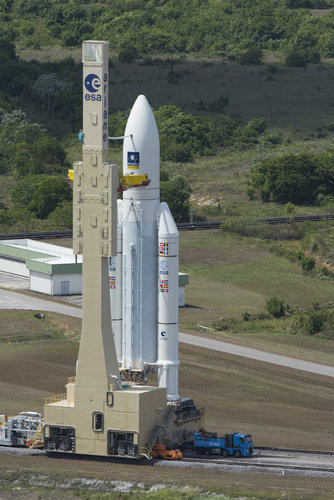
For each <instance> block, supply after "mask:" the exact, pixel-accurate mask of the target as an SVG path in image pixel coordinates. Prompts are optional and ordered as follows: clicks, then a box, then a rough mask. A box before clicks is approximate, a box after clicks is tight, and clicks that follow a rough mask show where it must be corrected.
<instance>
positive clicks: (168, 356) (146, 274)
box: [110, 95, 179, 401]
mask: <svg viewBox="0 0 334 500" xmlns="http://www.w3.org/2000/svg"><path fill="white" fill-rule="evenodd" d="M133 174H147V175H148V178H149V179H150V183H149V185H148V186H141V187H133V188H130V189H128V190H126V191H124V193H123V201H121V202H120V201H119V202H118V203H119V204H118V209H119V217H118V254H117V257H116V259H114V260H113V261H111V262H112V264H114V265H111V267H110V277H111V276H115V277H116V284H115V288H112V287H113V286H114V281H113V280H111V282H110V286H111V306H112V317H113V330H114V335H115V341H116V349H117V356H118V360H119V362H120V364H121V369H122V370H132V371H136V370H144V371H147V369H148V368H149V367H150V366H158V370H159V375H158V378H159V386H160V387H166V389H167V398H168V400H171V401H175V400H178V399H179V395H178V381H177V380H178V375H177V371H178V354H177V353H178V344H177V342H178V336H177V332H178V323H177V321H178V230H177V228H176V225H175V223H174V221H173V218H172V215H171V213H170V211H169V208H168V206H167V204H166V203H162V204H161V205H160V145H159V134H158V129H157V125H156V122H155V118H154V115H153V112H152V110H151V107H150V105H149V103H148V101H147V99H146V97H145V96H143V95H140V96H139V97H138V98H137V100H136V102H135V104H134V105H133V108H132V110H131V113H130V115H129V118H128V122H127V125H126V129H125V134H124V143H123V175H133ZM158 231H159V236H158ZM161 245H162V246H161ZM160 248H161V249H162V252H166V249H168V255H166V254H165V253H162V254H160V250H159V249H160ZM158 261H160V263H159V262H158ZM159 266H160V268H159ZM163 266H166V267H165V268H164V270H165V272H168V274H167V275H166V274H165V275H161V274H160V270H162V268H163ZM112 272H113V273H114V274H112ZM120 312H121V314H120ZM158 316H159V319H158ZM161 332H165V334H164V333H163V334H162V335H161ZM158 339H159V340H158ZM160 339H162V340H161V341H160ZM158 344H159V347H158Z"/></svg>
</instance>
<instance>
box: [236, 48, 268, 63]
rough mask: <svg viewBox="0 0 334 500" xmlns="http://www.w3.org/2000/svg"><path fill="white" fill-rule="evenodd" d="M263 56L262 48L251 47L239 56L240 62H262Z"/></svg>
mask: <svg viewBox="0 0 334 500" xmlns="http://www.w3.org/2000/svg"><path fill="white" fill-rule="evenodd" d="M262 57H263V51H262V49H259V48H257V47H251V48H249V49H248V50H246V52H244V53H243V54H241V56H240V57H239V63H240V64H260V63H261V60H262Z"/></svg>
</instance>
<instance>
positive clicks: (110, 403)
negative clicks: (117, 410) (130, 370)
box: [107, 392, 114, 406]
mask: <svg viewBox="0 0 334 500" xmlns="http://www.w3.org/2000/svg"><path fill="white" fill-rule="evenodd" d="M107 405H108V406H114V395H113V393H112V392H107Z"/></svg>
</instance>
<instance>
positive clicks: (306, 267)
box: [300, 255, 315, 271]
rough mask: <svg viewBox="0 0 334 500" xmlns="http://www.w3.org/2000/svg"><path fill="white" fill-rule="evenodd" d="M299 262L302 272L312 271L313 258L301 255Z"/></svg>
mask: <svg viewBox="0 0 334 500" xmlns="http://www.w3.org/2000/svg"><path fill="white" fill-rule="evenodd" d="M300 262H301V265H302V269H303V271H312V269H313V268H314V266H315V258H314V257H309V256H308V255H303V256H302V258H301V260H300Z"/></svg>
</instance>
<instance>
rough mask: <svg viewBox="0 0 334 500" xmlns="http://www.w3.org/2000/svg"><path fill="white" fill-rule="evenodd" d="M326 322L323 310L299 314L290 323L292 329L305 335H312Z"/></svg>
mask: <svg viewBox="0 0 334 500" xmlns="http://www.w3.org/2000/svg"><path fill="white" fill-rule="evenodd" d="M325 323H326V315H325V314H324V313H323V312H319V311H317V312H311V313H307V314H306V313H305V314H299V315H298V316H297V318H296V319H294V321H293V323H292V326H291V328H292V331H293V332H295V333H297V332H300V333H303V334H307V335H314V334H316V333H318V332H320V331H321V330H322V329H323V327H324V326H325Z"/></svg>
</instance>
